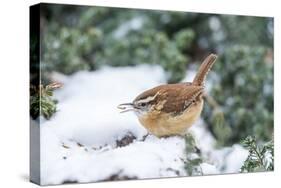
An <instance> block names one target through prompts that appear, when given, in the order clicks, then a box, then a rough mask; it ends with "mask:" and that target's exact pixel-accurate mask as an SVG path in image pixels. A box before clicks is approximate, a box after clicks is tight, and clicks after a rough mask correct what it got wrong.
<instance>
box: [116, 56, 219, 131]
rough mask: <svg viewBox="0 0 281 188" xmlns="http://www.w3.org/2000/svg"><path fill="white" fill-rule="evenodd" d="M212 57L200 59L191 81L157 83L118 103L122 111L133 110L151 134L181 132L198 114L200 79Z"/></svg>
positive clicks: (213, 60)
mask: <svg viewBox="0 0 281 188" xmlns="http://www.w3.org/2000/svg"><path fill="white" fill-rule="evenodd" d="M216 58H217V56H216V55H214V54H211V55H209V56H208V57H207V58H206V59H205V60H204V62H203V63H202V64H201V66H200V67H199V70H198V73H197V74H196V76H195V78H194V80H193V82H192V83H190V82H186V83H178V84H165V85H160V86H157V87H155V88H152V89H149V90H147V91H144V92H143V93H141V94H140V95H138V96H137V97H136V98H135V100H134V101H133V102H132V103H125V104H121V105H119V106H118V107H119V108H120V109H122V110H124V112H125V111H130V110H133V111H134V112H135V113H136V115H137V116H138V119H139V121H140V122H141V124H142V125H143V126H144V127H145V128H146V129H147V130H148V132H149V133H151V134H154V135H156V136H158V137H161V136H171V135H183V134H185V133H186V130H187V129H188V128H189V127H190V126H191V125H192V124H193V123H194V122H195V121H196V120H197V119H198V117H199V116H200V114H201V111H202V109H203V97H202V96H203V92H204V82H205V79H206V76H207V74H208V72H209V70H210V69H211V67H212V66H213V64H214V62H215V60H216ZM125 106H126V107H128V106H129V107H131V108H129V109H128V108H126V107H125Z"/></svg>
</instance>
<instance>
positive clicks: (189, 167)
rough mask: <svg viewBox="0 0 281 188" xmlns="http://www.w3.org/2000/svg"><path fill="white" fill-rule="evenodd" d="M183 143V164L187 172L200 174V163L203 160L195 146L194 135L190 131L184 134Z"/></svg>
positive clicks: (191, 174)
mask: <svg viewBox="0 0 281 188" xmlns="http://www.w3.org/2000/svg"><path fill="white" fill-rule="evenodd" d="M185 145H186V148H185V152H186V158H185V161H184V164H185V170H186V172H187V174H188V175H189V176H193V175H202V170H201V167H200V164H201V163H202V162H203V159H202V157H201V153H200V151H199V150H198V148H197V147H196V144H195V140H194V137H193V136H192V135H191V134H190V133H188V134H187V135H185Z"/></svg>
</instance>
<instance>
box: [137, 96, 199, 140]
mask: <svg viewBox="0 0 281 188" xmlns="http://www.w3.org/2000/svg"><path fill="white" fill-rule="evenodd" d="M202 109H203V99H201V100H199V101H197V102H196V103H194V104H192V105H191V106H190V107H189V108H187V109H186V110H184V111H183V112H182V113H180V114H177V115H174V114H173V113H166V112H163V111H161V110H157V109H154V110H152V111H151V112H149V113H146V114H145V115H142V116H138V119H139V121H140V123H141V124H142V125H143V126H144V127H145V128H146V129H147V130H148V132H150V133H151V134H153V135H155V136H158V137H162V136H171V135H183V134H185V133H186V130H187V129H188V128H189V127H191V126H192V124H193V123H194V122H195V121H196V120H197V119H198V118H199V116H200V114H201V112H202Z"/></svg>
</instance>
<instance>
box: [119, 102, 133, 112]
mask: <svg viewBox="0 0 281 188" xmlns="http://www.w3.org/2000/svg"><path fill="white" fill-rule="evenodd" d="M117 108H119V109H120V110H122V111H120V113H124V112H129V111H134V110H135V108H134V104H133V103H123V104H119V105H118V106H117Z"/></svg>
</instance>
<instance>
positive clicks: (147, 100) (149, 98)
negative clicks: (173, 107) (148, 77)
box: [137, 92, 158, 103]
mask: <svg viewBox="0 0 281 188" xmlns="http://www.w3.org/2000/svg"><path fill="white" fill-rule="evenodd" d="M157 95H158V92H157V93H156V94H155V95H154V96H149V97H147V98H145V99H141V100H139V101H138V102H137V103H148V102H150V101H153V100H154V99H155V98H156V96H157Z"/></svg>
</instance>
